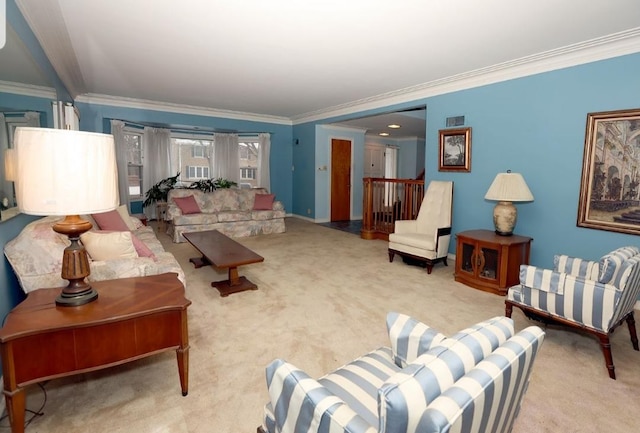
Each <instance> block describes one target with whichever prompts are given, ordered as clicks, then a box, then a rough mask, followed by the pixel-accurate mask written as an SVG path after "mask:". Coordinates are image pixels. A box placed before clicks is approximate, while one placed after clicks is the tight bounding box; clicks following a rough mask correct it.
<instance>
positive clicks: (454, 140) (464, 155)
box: [438, 128, 471, 173]
mask: <svg viewBox="0 0 640 433" xmlns="http://www.w3.org/2000/svg"><path fill="white" fill-rule="evenodd" d="M438 171H461V172H466V173H468V172H470V171H471V128H457V129H441V130H440V158H439V164H438Z"/></svg>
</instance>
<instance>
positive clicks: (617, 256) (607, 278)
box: [598, 247, 640, 284]
mask: <svg viewBox="0 0 640 433" xmlns="http://www.w3.org/2000/svg"><path fill="white" fill-rule="evenodd" d="M638 253H640V250H639V249H638V248H637V247H622V248H618V249H617V250H614V251H611V252H610V253H609V254H605V255H604V256H602V258H601V259H600V275H599V277H598V282H599V283H602V284H612V283H613V281H614V280H615V279H616V277H617V276H618V272H620V270H621V268H622V263H623V262H624V261H625V260H627V259H629V258H631V257H632V256H635V255H636V254H638Z"/></svg>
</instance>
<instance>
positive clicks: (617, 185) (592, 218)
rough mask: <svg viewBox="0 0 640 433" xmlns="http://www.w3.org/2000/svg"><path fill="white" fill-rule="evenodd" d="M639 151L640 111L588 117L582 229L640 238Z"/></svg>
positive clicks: (581, 184)
mask: <svg viewBox="0 0 640 433" xmlns="http://www.w3.org/2000/svg"><path fill="white" fill-rule="evenodd" d="M639 150H640V109H633V110H618V111H605V112H600V113H589V114H587V125H586V131H585V141H584V155H583V161H582V180H581V182H580V198H579V203H578V224H577V225H578V227H587V228H592V229H599V230H609V231H614V232H621V233H629V234H635V235H638V234H640V152H639ZM636 212H638V213H637V214H636Z"/></svg>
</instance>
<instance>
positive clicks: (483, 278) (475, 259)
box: [455, 230, 533, 295]
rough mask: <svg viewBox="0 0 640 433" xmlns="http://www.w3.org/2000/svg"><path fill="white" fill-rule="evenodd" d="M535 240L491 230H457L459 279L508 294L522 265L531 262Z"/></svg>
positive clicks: (485, 289) (481, 287)
mask: <svg viewBox="0 0 640 433" xmlns="http://www.w3.org/2000/svg"><path fill="white" fill-rule="evenodd" d="M531 241H533V239H532V238H530V237H527V236H519V235H512V236H500V235H497V234H496V233H495V232H493V231H491V230H469V231H465V232H460V233H458V234H456V270H455V280H456V281H458V282H461V283H463V284H466V285H468V286H470V287H473V288H476V289H479V290H484V291H486V292H491V293H495V294H498V295H506V294H507V290H508V289H509V287H511V286H513V285H515V284H517V283H518V281H519V274H520V265H523V264H529V254H530V249H531Z"/></svg>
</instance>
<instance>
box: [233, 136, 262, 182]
mask: <svg viewBox="0 0 640 433" xmlns="http://www.w3.org/2000/svg"><path fill="white" fill-rule="evenodd" d="M241 140H242V141H240V142H239V143H238V145H239V146H240V149H238V154H239V158H240V161H239V162H240V163H239V166H240V183H241V184H243V185H241V186H246V187H247V188H248V187H251V188H255V187H257V186H258V181H257V179H258V150H259V146H260V143H258V140H257V139H256V138H255V137H251V138H249V137H246V138H244V137H243V139H241Z"/></svg>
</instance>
